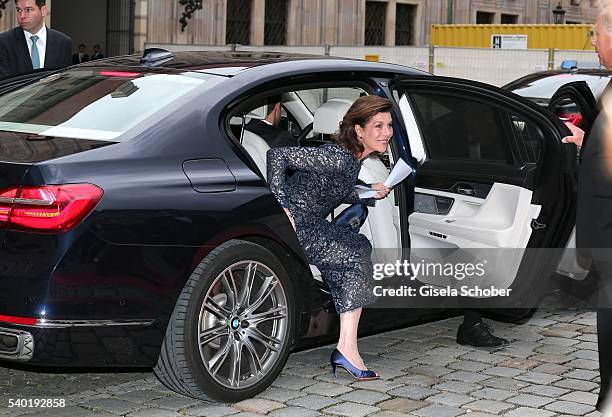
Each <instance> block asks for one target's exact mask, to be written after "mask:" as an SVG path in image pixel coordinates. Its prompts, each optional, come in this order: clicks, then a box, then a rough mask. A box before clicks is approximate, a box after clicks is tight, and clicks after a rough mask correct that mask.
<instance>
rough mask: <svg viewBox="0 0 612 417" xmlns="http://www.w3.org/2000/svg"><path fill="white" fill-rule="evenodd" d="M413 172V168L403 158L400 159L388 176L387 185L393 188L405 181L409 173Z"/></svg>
mask: <svg viewBox="0 0 612 417" xmlns="http://www.w3.org/2000/svg"><path fill="white" fill-rule="evenodd" d="M411 173H412V168H410V165H408V164H407V163H406V162H405V161H404V160H403V159H398V160H397V162H396V163H395V166H394V167H393V171H391V174H389V176H388V177H387V179H386V180H385V182H384V184H385V187H388V188H393V187H395V186H396V185H397V184H399V183H400V182H402V181H404V179H406V177H408V175H410V174H411Z"/></svg>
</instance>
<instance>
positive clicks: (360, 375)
mask: <svg viewBox="0 0 612 417" xmlns="http://www.w3.org/2000/svg"><path fill="white" fill-rule="evenodd" d="M329 362H330V363H331V366H332V373H333V374H334V378H336V368H342V369H344V370H345V371H346V372H348V373H349V374H351V375H352V376H353V378H355V379H356V380H358V381H371V380H374V379H378V378H380V376H378V374H377V373H376V372H374V371H364V370H362V369H359V368H357V367H355V366H354V365H353V364H352V363H350V362H349V361H348V359H346V358H345V357H344V355H343V354H342V353H340V351H339V350H338V349H334V351H333V352H332V354H331V358H330V359H329Z"/></svg>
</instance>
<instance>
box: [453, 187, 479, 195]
mask: <svg viewBox="0 0 612 417" xmlns="http://www.w3.org/2000/svg"><path fill="white" fill-rule="evenodd" d="M457 192H458V193H459V194H463V195H476V191H474V189H473V188H471V187H457Z"/></svg>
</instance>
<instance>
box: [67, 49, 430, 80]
mask: <svg viewBox="0 0 612 417" xmlns="http://www.w3.org/2000/svg"><path fill="white" fill-rule="evenodd" d="M172 55H173V56H172V57H171V58H170V59H168V60H164V61H163V62H160V63H159V64H158V65H153V66H145V65H142V64H141V63H140V62H141V58H142V56H140V55H125V56H119V57H112V58H105V59H100V60H96V61H90V62H86V63H83V64H80V65H78V66H76V67H77V68H87V67H114V68H119V67H121V68H128V67H129V68H136V67H140V68H143V69H152V70H153V69H154V70H155V71H161V72H164V70H169V71H172V70H183V71H184V70H191V71H197V70H201V71H206V70H209V71H211V70H215V69H222V68H229V67H233V68H236V71H235V72H238V71H239V70H240V69H248V68H254V67H260V66H263V65H270V64H277V63H286V62H303V63H304V64H305V65H304V68H305V69H307V68H308V67H309V66H311V65H317V66H329V67H330V68H332V67H333V68H335V67H337V66H338V65H339V64H340V63H341V62H343V61H344V62H351V63H353V65H352V67H353V69H355V67H354V66H355V64H356V63H358V64H361V65H359V66H360V67H361V66H363V69H364V70H396V71H397V70H400V71H401V72H410V73H414V74H427V73H426V72H423V71H420V70H417V69H413V68H409V67H405V66H401V65H396V64H382V63H375V62H368V61H361V60H357V59H350V58H341V57H332V56H326V55H308V54H297V53H287V52H266V51H254V52H249V51H240V52H238V51H181V52H173V53H172ZM314 61H317V62H316V64H315V63H314ZM309 62H310V64H311V65H309V64H308V63H309ZM225 75H233V73H232V72H231V71H230V72H228V73H226V74H225Z"/></svg>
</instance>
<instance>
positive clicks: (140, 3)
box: [134, 0, 148, 54]
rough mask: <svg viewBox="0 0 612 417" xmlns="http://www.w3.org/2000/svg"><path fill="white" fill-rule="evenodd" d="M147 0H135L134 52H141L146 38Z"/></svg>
mask: <svg viewBox="0 0 612 417" xmlns="http://www.w3.org/2000/svg"><path fill="white" fill-rule="evenodd" d="M147 16H148V0H136V3H135V5H134V53H135V54H141V53H143V52H144V49H145V42H146V40H147Z"/></svg>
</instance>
